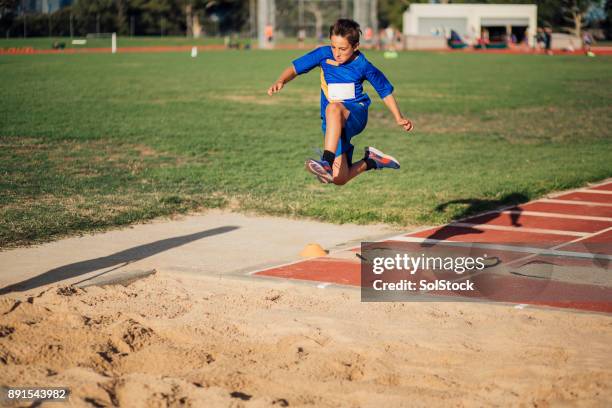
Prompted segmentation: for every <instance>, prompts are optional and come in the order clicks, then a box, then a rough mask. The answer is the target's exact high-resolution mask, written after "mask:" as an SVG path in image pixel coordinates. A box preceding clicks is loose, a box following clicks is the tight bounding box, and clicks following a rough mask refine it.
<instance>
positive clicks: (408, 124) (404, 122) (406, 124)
mask: <svg viewBox="0 0 612 408" xmlns="http://www.w3.org/2000/svg"><path fill="white" fill-rule="evenodd" d="M397 124H398V125H400V126H401V127H403V128H404V130H405V131H406V132H410V131H411V130H412V128H413V127H414V126H413V125H412V122H411V121H410V119H406V118H399V119H398V120H397Z"/></svg>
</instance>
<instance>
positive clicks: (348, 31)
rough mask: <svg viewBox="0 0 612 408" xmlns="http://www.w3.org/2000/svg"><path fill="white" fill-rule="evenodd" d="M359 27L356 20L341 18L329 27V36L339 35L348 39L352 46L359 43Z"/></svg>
mask: <svg viewBox="0 0 612 408" xmlns="http://www.w3.org/2000/svg"><path fill="white" fill-rule="evenodd" d="M360 34H361V29H360V28H359V24H358V23H357V22H356V21H353V20H349V19H347V18H341V19H339V20H338V21H336V22H335V23H334V25H333V26H331V27H329V36H330V37H331V36H332V35H339V36H341V37H344V38H346V39H347V40H348V42H349V43H350V44H351V45H352V46H353V47H354V46H355V45H357V43H359V35H360Z"/></svg>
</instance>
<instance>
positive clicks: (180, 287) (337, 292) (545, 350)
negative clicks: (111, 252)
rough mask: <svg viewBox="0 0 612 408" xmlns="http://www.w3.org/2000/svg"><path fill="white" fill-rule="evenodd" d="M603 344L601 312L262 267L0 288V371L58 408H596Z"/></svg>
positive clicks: (609, 330)
mask: <svg viewBox="0 0 612 408" xmlns="http://www.w3.org/2000/svg"><path fill="white" fill-rule="evenodd" d="M610 344H612V317H610V316H606V315H599V314H587V313H576V312H571V311H565V310H554V309H546V308H539V309H538V308H532V307H526V308H524V309H517V308H515V307H513V306H512V305H504V304H495V305H493V304H475V303H361V302H360V293H359V291H358V290H355V289H352V288H342V287H327V288H325V289H319V288H317V287H315V286H313V285H305V284H304V285H300V284H295V283H289V282H283V281H280V280H271V279H264V278H262V279H256V278H254V279H237V278H232V277H212V276H202V277H198V278H195V277H192V276H188V275H186V276H177V275H173V274H167V273H164V272H163V271H162V272H158V273H157V274H155V275H153V276H150V277H147V278H144V279H141V280H138V281H136V282H133V283H131V284H129V285H128V286H125V287H124V286H121V285H114V286H104V287H98V286H92V287H87V288H84V289H75V288H73V287H68V286H61V285H55V286H52V287H50V288H47V289H45V290H42V291H38V292H36V291H35V292H28V293H17V294H8V295H3V296H0V384H5V385H7V384H10V385H17V384H19V385H29V386H68V387H69V388H70V389H71V393H72V394H71V398H70V404H69V405H66V404H64V403H56V404H55V405H57V406H75V407H80V406H87V407H92V406H94V407H101V406H122V407H165V406H172V407H178V406H186V407H204V406H206V407H210V406H222V407H225V406H232V407H241V406H245V407H264V406H265V407H285V406H290V407H294V406H317V407H337V406H341V407H345V406H346V407H375V406H376V407H381V406H384V407H387V406H389V407H390V406H398V407H399V406H406V407H414V406H417V407H418V406H428V407H429V406H537V407H546V406H565V405H570V406H576V405H579V406H602V407H603V406H611V405H612V366H611V365H610V361H612V350H611V348H610ZM22 405H23V406H29V403H24V404H22ZM53 405H54V404H48V406H53ZM43 406H47V405H45V404H43Z"/></svg>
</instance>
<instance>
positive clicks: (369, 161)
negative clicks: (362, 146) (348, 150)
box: [363, 152, 376, 171]
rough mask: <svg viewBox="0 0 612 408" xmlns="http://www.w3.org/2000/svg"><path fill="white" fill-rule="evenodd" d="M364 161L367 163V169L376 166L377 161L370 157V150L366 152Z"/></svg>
mask: <svg viewBox="0 0 612 408" xmlns="http://www.w3.org/2000/svg"><path fill="white" fill-rule="evenodd" d="M363 161H364V162H365V164H366V171H368V170H372V169H375V168H376V162H375V161H374V160H373V159H370V157H369V155H368V152H366V154H365V156H363Z"/></svg>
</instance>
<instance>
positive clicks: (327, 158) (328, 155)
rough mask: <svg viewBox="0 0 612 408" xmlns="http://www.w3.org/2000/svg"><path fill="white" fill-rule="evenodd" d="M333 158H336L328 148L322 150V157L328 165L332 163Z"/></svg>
mask: <svg viewBox="0 0 612 408" xmlns="http://www.w3.org/2000/svg"><path fill="white" fill-rule="evenodd" d="M335 158H336V155H335V154H334V153H333V152H330V151H329V150H325V151H324V152H323V157H322V159H323V160H325V161H326V162H327V163H329V165H330V166H333V165H334V159H335Z"/></svg>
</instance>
